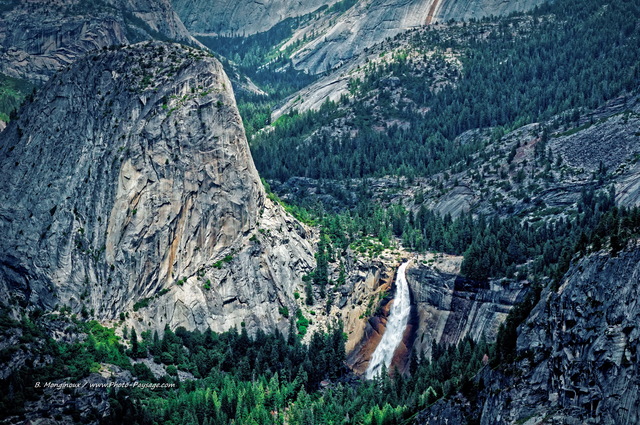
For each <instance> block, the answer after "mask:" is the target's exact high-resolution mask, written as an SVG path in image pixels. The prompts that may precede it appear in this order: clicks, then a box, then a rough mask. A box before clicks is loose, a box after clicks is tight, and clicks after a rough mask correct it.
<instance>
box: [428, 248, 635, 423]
mask: <svg viewBox="0 0 640 425" xmlns="http://www.w3.org/2000/svg"><path fill="white" fill-rule="evenodd" d="M639 264H640V251H639V250H638V248H637V242H632V244H631V246H629V247H628V248H627V250H625V251H623V252H621V253H620V254H619V255H618V256H617V257H612V256H610V255H609V254H608V253H604V252H598V253H595V254H592V255H590V256H589V257H586V258H584V259H582V260H581V261H579V262H578V263H577V264H575V265H574V266H573V267H572V268H571V269H570V270H569V272H568V273H567V274H566V275H565V276H564V278H563V280H562V283H561V285H560V287H559V288H558V289H557V291H556V290H555V289H553V288H547V289H546V290H545V291H544V292H543V293H542V295H541V298H540V301H539V302H538V303H537V305H536V306H535V307H534V309H533V311H532V312H531V314H530V315H529V318H528V319H527V320H526V321H525V322H524V323H523V324H522V325H521V326H520V327H519V331H518V339H517V353H518V357H517V361H515V362H514V363H513V364H509V365H506V366H503V367H500V368H499V369H495V370H491V369H490V368H485V369H484V370H483V371H481V372H480V374H479V375H478V378H477V379H478V382H479V383H480V388H484V389H483V390H482V391H480V393H479V397H478V399H477V402H469V400H467V399H465V398H458V399H453V400H449V401H444V400H443V401H440V402H438V403H436V404H435V405H434V406H432V407H431V408H430V409H428V410H426V411H425V412H423V413H422V414H420V415H419V416H418V418H417V420H416V422H415V423H416V424H421V425H424V424H437V423H444V422H446V421H447V420H448V421H457V423H465V422H467V421H469V420H474V421H475V423H481V424H487V425H489V424H496V425H497V424H510V423H519V424H552V423H563V424H596V423H597V424H633V423H637V422H638V421H639V420H640V410H639V409H638V393H639V388H638V385H639V383H638V380H637V377H638V361H637V350H638V335H639V334H640V333H639V330H638V315H639V314H640V313H639V312H638V308H637V302H636V300H637V297H638V289H639V288H640V280H639V278H640V268H639ZM472 418H475V419H472Z"/></svg>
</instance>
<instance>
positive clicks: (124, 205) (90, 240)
mask: <svg viewBox="0 0 640 425" xmlns="http://www.w3.org/2000/svg"><path fill="white" fill-rule="evenodd" d="M0 152H1V154H0V158H1V160H0V161H1V162H0V169H1V170H2V172H1V175H2V177H0V178H1V179H2V186H3V188H4V190H3V192H2V194H1V195H0V208H1V209H0V229H1V230H0V232H1V233H2V234H3V238H2V241H0V252H2V254H1V257H0V292H2V293H3V294H4V295H5V296H6V297H7V298H11V301H13V302H14V303H22V304H23V305H34V306H39V307H42V308H45V309H54V308H55V307H56V306H63V305H66V306H69V307H70V308H71V309H72V310H73V311H75V312H78V313H79V312H81V311H83V312H84V314H85V315H89V316H92V317H95V318H98V319H101V320H106V319H114V318H117V317H118V316H119V315H120V313H123V314H126V315H128V316H129V319H130V322H131V323H132V324H135V325H137V326H140V325H142V326H145V327H147V326H148V327H151V328H156V329H163V328H164V326H165V324H168V325H170V326H171V327H176V326H180V325H182V326H185V327H187V328H191V329H193V328H206V327H211V328H212V329H213V330H215V331H221V330H224V329H228V328H229V327H231V326H234V325H238V326H239V325H240V324H241V322H245V325H246V326H248V327H249V328H250V329H255V328H258V327H260V328H263V329H267V328H269V329H273V328H274V327H276V326H280V327H282V328H285V327H287V326H288V322H287V321H286V320H285V319H284V318H282V316H280V315H279V313H278V307H279V306H290V307H293V306H294V305H295V304H294V300H293V292H294V291H293V288H294V287H295V285H302V282H301V276H302V274H304V273H305V272H307V271H308V270H309V269H310V268H311V267H312V266H313V263H314V259H313V255H312V249H311V246H310V243H309V242H308V240H307V238H309V237H310V233H309V231H308V230H307V229H306V228H304V227H303V226H302V225H300V224H299V223H298V222H296V221H295V220H293V219H292V218H290V217H288V216H287V215H286V214H285V213H284V212H283V211H282V209H281V207H279V206H278V205H274V204H273V203H272V202H271V201H270V200H269V199H267V198H266V196H265V193H264V189H263V187H262V185H261V183H260V180H259V177H258V174H257V172H256V169H255V167H254V165H253V161H252V158H251V155H250V153H249V148H248V145H247V142H246V139H245V135H244V131H243V129H242V122H241V119H240V116H239V114H238V111H237V108H236V105H235V100H234V97H233V93H232V91H231V84H230V82H229V80H228V79H227V77H226V75H225V74H224V72H223V70H222V66H221V65H220V63H219V62H217V61H216V60H215V59H213V58H211V57H210V56H209V55H207V54H206V53H204V52H202V51H198V50H196V49H191V48H187V47H184V46H180V45H175V44H164V43H159V42H147V43H143V44H138V45H133V46H129V47H124V48H119V49H114V50H111V51H104V52H101V53H97V54H92V55H89V56H88V57H86V58H83V59H80V60H78V61H77V62H75V63H74V65H73V66H71V68H70V69H68V70H66V71H64V72H61V73H59V74H57V75H55V76H54V77H53V78H52V79H51V80H50V81H49V82H48V83H47V85H46V86H45V87H44V88H43V89H42V90H41V91H39V94H38V95H37V96H36V97H35V99H34V100H33V101H32V103H30V104H28V105H27V106H25V107H24V108H23V109H22V110H21V111H20V112H19V118H18V119H16V120H14V121H12V122H11V123H10V124H9V126H8V128H7V129H6V130H5V131H4V132H2V133H1V135H0Z"/></svg>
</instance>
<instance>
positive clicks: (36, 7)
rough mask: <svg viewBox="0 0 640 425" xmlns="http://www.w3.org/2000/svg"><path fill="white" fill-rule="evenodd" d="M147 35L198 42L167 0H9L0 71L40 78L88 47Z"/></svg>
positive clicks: (0, 30)
mask: <svg viewBox="0 0 640 425" xmlns="http://www.w3.org/2000/svg"><path fill="white" fill-rule="evenodd" d="M3 7H4V6H3ZM149 39H171V40H175V41H179V42H183V43H196V41H195V40H194V39H193V38H192V37H191V35H190V34H189V32H188V31H187V30H186V28H185V27H184V25H183V24H182V21H180V18H178V16H177V15H176V13H175V12H174V11H173V9H172V7H171V3H170V2H169V0H104V1H81V0H55V1H51V0H31V1H28V2H27V1H24V2H23V1H20V2H11V3H10V4H9V5H7V6H6V7H5V10H3V13H2V15H1V16H0V72H1V73H4V74H6V75H9V76H12V77H16V78H22V79H26V80H29V81H32V82H36V83H42V82H44V81H46V80H47V79H48V78H49V77H50V76H51V75H53V74H54V73H55V72H56V71H57V70H58V69H60V68H63V67H66V66H68V65H69V64H71V63H72V62H73V61H75V60H76V59H78V58H79V57H81V56H82V55H83V54H85V53H87V52H89V51H92V50H97V49H101V48H103V47H107V46H114V45H122V44H129V43H135V42H139V41H142V40H149Z"/></svg>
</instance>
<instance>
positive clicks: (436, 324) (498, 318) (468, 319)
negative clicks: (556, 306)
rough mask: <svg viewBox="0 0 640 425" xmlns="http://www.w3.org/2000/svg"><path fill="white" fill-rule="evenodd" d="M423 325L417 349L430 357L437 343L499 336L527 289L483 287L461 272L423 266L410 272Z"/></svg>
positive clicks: (410, 283)
mask: <svg viewBox="0 0 640 425" xmlns="http://www.w3.org/2000/svg"><path fill="white" fill-rule="evenodd" d="M407 281H408V282H409V285H410V287H411V292H412V294H413V302H414V303H415V305H416V309H417V313H418V316H419V323H420V327H419V329H418V332H417V335H416V342H415V346H414V349H415V350H417V351H418V352H420V351H422V352H424V354H425V355H426V356H427V357H428V356H430V355H431V347H432V344H433V343H434V342H435V343H437V344H457V343H458V342H460V341H461V340H462V339H463V338H465V337H467V336H468V337H471V338H472V339H474V340H476V341H478V340H480V339H481V338H482V337H483V336H484V337H486V338H487V340H489V341H492V340H494V339H495V337H496V334H497V332H498V328H499V326H500V324H501V323H502V322H503V321H504V319H505V318H506V317H507V314H508V313H509V310H510V309H511V308H512V307H513V306H514V305H515V304H516V303H517V302H519V301H520V300H521V299H522V297H523V296H524V294H525V293H526V291H525V290H524V289H523V288H522V287H521V286H519V285H517V284H511V285H507V286H503V285H502V284H500V283H492V284H490V285H489V286H488V287H482V286H480V285H478V284H477V283H476V282H471V281H468V280H466V279H464V278H463V277H461V276H459V275H457V274H450V273H444V272H442V271H439V270H437V269H436V268H434V267H430V266H426V265H419V266H417V267H415V268H411V269H409V270H408V272H407Z"/></svg>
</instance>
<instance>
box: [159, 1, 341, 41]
mask: <svg viewBox="0 0 640 425" xmlns="http://www.w3.org/2000/svg"><path fill="white" fill-rule="evenodd" d="M171 1H172V3H173V7H174V8H175V10H176V12H177V13H178V15H180V17H181V18H182V21H183V22H184V23H185V25H186V26H187V28H189V30H190V31H191V32H192V34H194V35H203V34H219V35H232V34H235V35H251V34H255V33H258V32H263V31H266V30H268V29H269V28H271V27H273V26H274V25H276V24H277V23H279V22H282V21H283V20H285V19H287V18H291V17H297V16H301V15H306V14H308V13H311V12H313V11H315V10H317V9H318V8H320V7H321V6H326V5H330V4H332V3H335V2H336V0H303V1H296V2H290V1H287V0H269V1H266V2H257V1H256V2H253V1H252V2H237V1H227V0H225V1H214V0H196V1H192V0H171Z"/></svg>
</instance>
